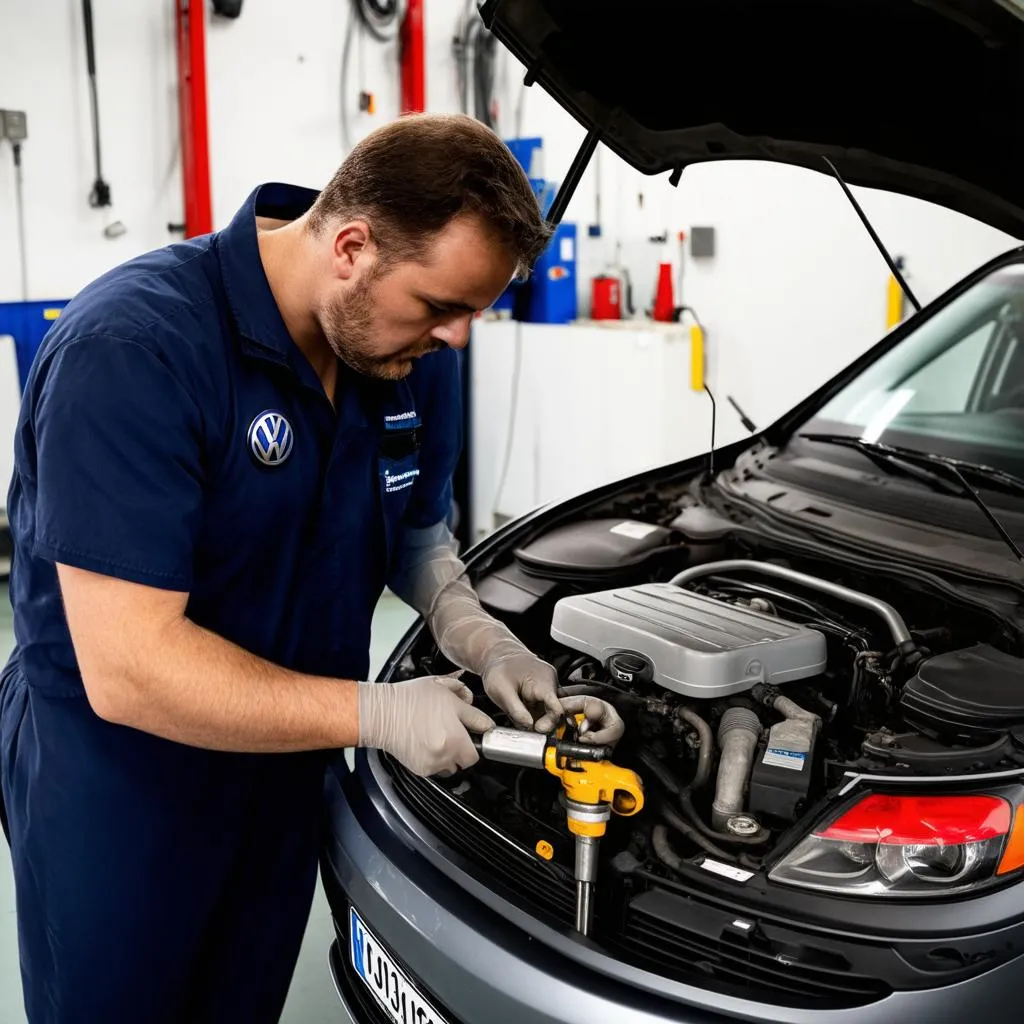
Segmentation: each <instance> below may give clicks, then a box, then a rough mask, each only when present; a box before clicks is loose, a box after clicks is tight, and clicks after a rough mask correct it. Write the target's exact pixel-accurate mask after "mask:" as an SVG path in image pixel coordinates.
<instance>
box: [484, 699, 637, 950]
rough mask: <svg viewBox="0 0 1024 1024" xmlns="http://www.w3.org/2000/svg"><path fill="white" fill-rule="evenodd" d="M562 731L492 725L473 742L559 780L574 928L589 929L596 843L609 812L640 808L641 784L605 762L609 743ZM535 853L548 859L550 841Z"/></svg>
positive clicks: (494, 756)
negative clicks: (572, 851)
mask: <svg viewBox="0 0 1024 1024" xmlns="http://www.w3.org/2000/svg"><path fill="white" fill-rule="evenodd" d="M576 722H577V725H581V724H582V722H583V715H577V716H576ZM564 732H565V727H564V726H562V727H561V728H559V730H558V731H557V733H556V734H555V736H554V737H549V736H544V735H542V734H539V733H529V732H520V731H519V730H518V729H503V728H498V729H491V730H490V731H489V732H486V733H484V734H483V736H482V737H478V738H476V739H475V743H476V746H477V749H478V750H479V751H480V753H481V755H482V756H484V757H486V758H488V759H489V760H491V761H502V762H504V763H505V764H517V765H521V766H523V767H525V768H544V769H546V770H547V771H548V772H550V774H552V775H554V776H555V778H556V779H558V780H559V782H561V784H562V803H563V804H564V806H565V814H566V820H567V822H568V825H569V831H570V832H571V833H572V834H573V836H574V837H575V840H576V864H575V871H574V877H575V879H576V928H577V930H578V931H579V932H580V934H581V935H589V934H590V925H591V921H592V919H593V895H594V883H595V882H596V881H597V850H598V844H599V843H600V840H601V836H603V835H604V833H605V830H606V828H607V827H608V822H609V820H610V819H611V816H612V814H619V815H622V816H623V817H630V816H631V815H633V814H636V813H637V812H638V811H640V810H642V809H643V806H644V786H643V782H642V781H641V780H640V776H639V775H637V774H636V772H634V771H631V770H630V769H628V768H622V767H620V766H619V765H617V764H612V763H611V761H610V760H609V758H610V757H611V753H612V752H611V748H610V747H599V746H591V745H588V744H586V743H578V742H575V741H569V740H566V739H564ZM542 847H543V849H542ZM537 853H538V855H539V856H541V857H544V858H545V859H546V860H550V859H551V855H552V853H553V851H552V850H551V849H550V844H547V843H540V844H538V846H537Z"/></svg>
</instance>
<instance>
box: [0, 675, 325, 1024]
mask: <svg viewBox="0 0 1024 1024" xmlns="http://www.w3.org/2000/svg"><path fill="white" fill-rule="evenodd" d="M5 676H6V677H7V678H5V679H4V680H2V681H0V781H2V793H3V801H2V802H3V804H4V805H5V808H6V819H7V828H6V831H7V832H8V834H9V840H10V845H11V854H12V859H13V863H14V878H15V892H16V897H17V911H18V942H19V950H20V956H21V971H22V980H23V984H24V990H25V1006H26V1011H27V1014H28V1019H29V1022H30V1024H96V1022H98V1021H104V1022H108V1021H109V1022H111V1024H113V1022H115V1021H116V1022H121V1021H131V1022H132V1024H186V1022H187V1024H207V1022H210V1024H212V1022H217V1024H226V1022H234V1021H238V1022H239V1024H242V1022H244V1024H264V1022H266V1024H271V1022H276V1021H277V1020H278V1019H279V1017H280V1014H281V1010H282V1007H283V1005H284V1001H285V997H286V995H287V992H288V986H289V983H290V981H291V977H292V972H293V970H294V967H295V962H296V959H297V957H298V953H299V947H300V945H301V942H302V936H303V932H304V930H305V926H306V921H307V919H308V917H309V909H310V905H311V901H312V896H313V888H314V885H315V882H316V869H317V851H318V846H319V831H320V827H321V803H322V793H323V788H322V783H323V771H324V759H323V758H322V757H321V756H319V755H308V754H303V755H274V756H270V755H238V754H226V753H219V752H215V751H204V750H198V749H196V748H192V747H185V746H182V745H180V744H175V743H170V742H168V741H165V740H161V739H159V738H156V737H153V736H150V735H148V734H145V733H142V732H139V731H137V730H133V729H128V728H124V727H122V726H115V725H111V724H109V723H107V722H104V721H102V720H101V719H99V718H98V717H97V716H96V715H95V714H94V713H93V711H92V709H91V708H90V706H89V704H88V702H87V700H86V699H85V698H84V697H82V698H68V699H54V698H48V697H44V696H42V695H41V694H40V693H38V692H36V691H34V690H32V689H30V688H29V687H28V685H27V684H26V682H25V681H24V679H23V678H22V677H21V675H20V673H19V672H18V671H17V670H14V671H12V670H11V669H10V668H9V669H8V672H6V673H5ZM325 970H326V968H325Z"/></svg>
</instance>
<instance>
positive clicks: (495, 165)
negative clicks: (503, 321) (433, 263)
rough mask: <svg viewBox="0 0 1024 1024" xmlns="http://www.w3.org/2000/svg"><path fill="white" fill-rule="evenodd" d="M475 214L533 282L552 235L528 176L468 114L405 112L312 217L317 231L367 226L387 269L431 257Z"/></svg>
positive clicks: (371, 139) (356, 159) (364, 145)
mask: <svg viewBox="0 0 1024 1024" xmlns="http://www.w3.org/2000/svg"><path fill="white" fill-rule="evenodd" d="M461 213H473V214H476V215H478V216H479V217H481V218H482V220H483V221H484V222H485V223H486V224H487V225H488V226H489V227H490V228H491V229H492V230H493V231H494V233H495V235H496V236H497V238H498V240H499V241H500V242H501V243H502V244H503V245H504V246H505V248H506V249H507V250H508V252H509V254H510V255H511V256H512V257H513V259H514V260H515V264H516V273H517V276H519V277H520V278H522V277H525V276H526V275H527V274H528V273H529V271H530V268H531V267H532V266H533V264H534V262H535V261H536V259H537V257H538V256H540V254H541V253H542V252H543V251H544V248H545V246H546V245H547V243H548V241H549V240H550V237H551V229H550V227H549V226H548V225H547V224H546V223H545V221H544V219H543V217H542V215H541V211H540V206H539V205H538V203H537V197H536V196H535V195H534V192H533V189H532V188H531V186H530V180H529V178H528V177H527V175H526V172H525V171H524V170H523V169H522V167H520V166H519V164H518V162H517V161H516V159H515V157H513V155H512V152H511V150H509V148H508V147H507V146H506V145H505V144H504V143H503V142H502V141H501V139H499V138H498V136H497V135H495V133H494V132H493V131H491V130H490V129H489V128H488V127H486V126H485V125H484V124H482V123H481V122H479V121H475V120H474V119H473V118H471V117H467V116H466V115H464V114H406V115H404V116H402V117H400V118H398V119H397V120H395V121H391V122H390V123H388V124H386V125H384V126H383V127H381V128H378V129H377V130H376V131H374V132H372V133H371V134H370V135H369V136H367V137H366V138H365V139H363V141H362V142H360V143H359V144H358V145H357V146H356V147H355V148H354V149H353V150H352V152H351V153H350V154H349V156H348V157H347V158H346V160H345V162H344V163H343V164H342V165H341V167H340V168H339V169H338V171H337V173H336V174H335V175H334V177H333V178H332V179H331V181H330V183H329V184H328V185H327V187H326V188H325V189H324V190H323V191H322V192H321V193H320V195H319V196H318V198H317V200H316V202H315V203H314V204H313V207H312V209H311V210H310V212H309V218H308V225H309V229H310V230H311V231H312V232H314V233H315V234H321V233H322V232H323V231H324V229H325V228H326V227H327V225H328V224H329V223H337V222H338V221H342V222H344V221H347V220H353V219H355V218H360V217H361V218H365V219H366V221H367V223H368V224H369V225H370V231H371V234H372V235H373V236H374V240H375V242H376V243H377V246H378V249H379V251H380V258H381V260H382V262H383V264H384V265H385V266H386V265H390V264H392V263H397V262H401V261H404V260H416V259H423V258H425V257H426V256H427V254H428V253H429V251H430V246H431V243H432V241H433V238H434V236H435V235H436V234H437V232H439V231H441V229H442V228H444V227H445V226H446V225H447V224H448V223H449V221H451V220H452V218H453V217H455V216H457V215H458V214H461Z"/></svg>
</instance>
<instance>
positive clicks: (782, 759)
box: [761, 747, 807, 772]
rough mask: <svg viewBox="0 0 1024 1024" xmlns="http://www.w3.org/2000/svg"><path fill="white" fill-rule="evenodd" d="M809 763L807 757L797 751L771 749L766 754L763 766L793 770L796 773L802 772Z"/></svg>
mask: <svg viewBox="0 0 1024 1024" xmlns="http://www.w3.org/2000/svg"><path fill="white" fill-rule="evenodd" d="M806 763H807V755H806V754H801V753H800V752H799V751H796V750H777V749H773V748H771V747H769V748H768V750H766V751H765V752H764V757H762V758H761V764H770V765H774V766H775V767H776V768H792V769H793V771H795V772H802V771H803V770H804V766H805V765H806Z"/></svg>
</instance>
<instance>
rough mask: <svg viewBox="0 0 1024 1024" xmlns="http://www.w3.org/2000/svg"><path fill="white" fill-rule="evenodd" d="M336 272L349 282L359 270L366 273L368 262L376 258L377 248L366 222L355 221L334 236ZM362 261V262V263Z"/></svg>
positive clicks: (341, 228)
mask: <svg viewBox="0 0 1024 1024" xmlns="http://www.w3.org/2000/svg"><path fill="white" fill-rule="evenodd" d="M333 256H334V259H333V263H334V272H335V274H336V275H337V276H338V277H339V278H340V279H341V280H342V281H347V280H349V279H350V278H351V277H353V275H354V274H355V273H356V269H357V268H359V269H360V270H362V271H365V270H367V269H369V268H368V266H367V262H370V263H372V262H373V260H374V259H375V258H376V246H374V244H373V242H372V240H371V238H370V225H369V224H367V223H366V221H365V220H353V221H349V222H348V223H346V224H342V225H341V227H339V228H338V229H337V231H336V232H335V234H334V250H333ZM361 261H362V262H361Z"/></svg>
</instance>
